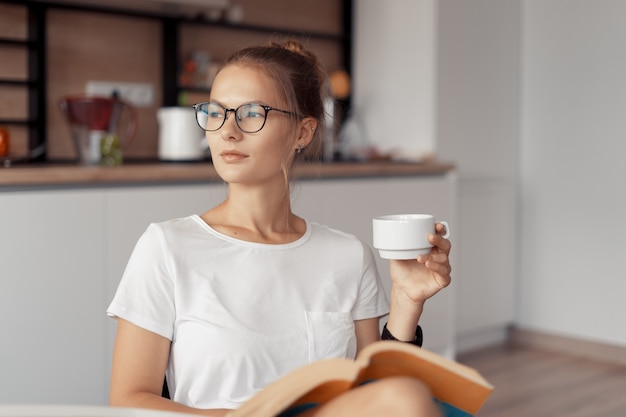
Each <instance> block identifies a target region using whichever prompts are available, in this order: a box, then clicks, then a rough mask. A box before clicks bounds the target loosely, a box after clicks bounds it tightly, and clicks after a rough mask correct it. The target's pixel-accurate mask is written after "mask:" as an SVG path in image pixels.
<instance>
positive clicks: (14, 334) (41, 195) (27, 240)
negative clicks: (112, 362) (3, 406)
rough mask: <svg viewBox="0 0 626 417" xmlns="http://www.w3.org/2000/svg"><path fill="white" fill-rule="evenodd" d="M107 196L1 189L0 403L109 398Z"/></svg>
mask: <svg viewBox="0 0 626 417" xmlns="http://www.w3.org/2000/svg"><path fill="white" fill-rule="evenodd" d="M102 202H103V200H102V194H101V193H100V192H97V191H85V190H82V191H81V190H78V191H76V190H75V191H64V190H56V191H50V192H48V191H36V192H35V191H28V192H3V193H0V207H1V209H0V213H1V217H0V231H1V232H0V259H1V261H0V271H1V272H0V276H1V278H0V286H1V289H0V317H2V320H1V321H0V335H1V336H0V337H1V340H2V343H1V347H0V369H2V375H3V382H2V383H0V386H1V387H2V389H0V403H72V404H98V403H100V404H102V403H105V402H106V398H107V394H108V385H107V383H106V380H105V378H103V375H105V374H108V370H106V369H105V363H104V361H103V360H102V359H103V356H104V346H105V343H104V337H105V328H104V320H103V317H102V316H103V314H102V311H103V308H104V298H103V282H104V272H105V265H104V262H103V257H102V253H103V250H104V231H103V226H102V224H103V218H104V212H103V204H102Z"/></svg>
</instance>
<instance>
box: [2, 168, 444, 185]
mask: <svg viewBox="0 0 626 417" xmlns="http://www.w3.org/2000/svg"><path fill="white" fill-rule="evenodd" d="M452 169H454V165H453V164H449V163H440V162H425V163H404V162H337V163H317V164H315V163H311V164H301V165H298V166H297V167H296V171H295V176H296V178H299V179H332V178H361V177H384V176H413V175H439V174H444V173H446V172H448V171H450V170H452ZM211 181H221V179H220V178H219V176H218V175H217V173H216V171H215V168H214V167H213V164H211V163H210V162H192V163H171V162H167V163H162V162H146V163H143V162H141V163H127V164H125V165H122V166H119V167H111V168H107V167H99V166H80V165H70V164H33V165H14V166H11V167H9V168H0V187H25V186H46V185H50V186H53V185H83V186H84V185H91V186H98V185H112V184H113V185H124V184H138V183H139V184H165V183H177V182H178V183H185V182H186V183H190V182H192V183H193V182H211Z"/></svg>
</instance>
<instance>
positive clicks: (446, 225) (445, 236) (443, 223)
mask: <svg viewBox="0 0 626 417" xmlns="http://www.w3.org/2000/svg"><path fill="white" fill-rule="evenodd" d="M437 223H441V224H442V225H443V226H444V227H445V228H446V233H444V235H443V236H442V237H443V238H444V239H447V238H449V237H450V226H449V225H448V222H446V221H438V222H437Z"/></svg>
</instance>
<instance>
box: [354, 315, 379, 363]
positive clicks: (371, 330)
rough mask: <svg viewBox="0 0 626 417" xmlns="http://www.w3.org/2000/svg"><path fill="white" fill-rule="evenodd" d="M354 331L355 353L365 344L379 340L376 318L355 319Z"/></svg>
mask: <svg viewBox="0 0 626 417" xmlns="http://www.w3.org/2000/svg"><path fill="white" fill-rule="evenodd" d="M354 331H355V333H356V352H357V354H358V353H359V352H360V351H361V349H363V348H364V347H365V346H367V345H369V344H370V343H373V342H376V341H377V340H380V330H379V324H378V318H376V317H375V318H371V319H364V320H355V321H354Z"/></svg>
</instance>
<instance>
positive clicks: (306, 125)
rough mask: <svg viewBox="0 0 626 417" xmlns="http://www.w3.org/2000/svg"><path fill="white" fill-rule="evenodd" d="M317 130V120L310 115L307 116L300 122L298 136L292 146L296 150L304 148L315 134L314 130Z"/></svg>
mask: <svg viewBox="0 0 626 417" xmlns="http://www.w3.org/2000/svg"><path fill="white" fill-rule="evenodd" d="M316 130H317V120H315V119H314V118H312V117H307V118H305V119H303V120H302V121H301V122H300V128H299V130H298V138H297V139H296V142H295V144H294V148H295V149H296V151H297V150H302V148H306V147H307V146H308V144H309V143H311V141H312V140H313V137H314V136H315V131H316Z"/></svg>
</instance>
